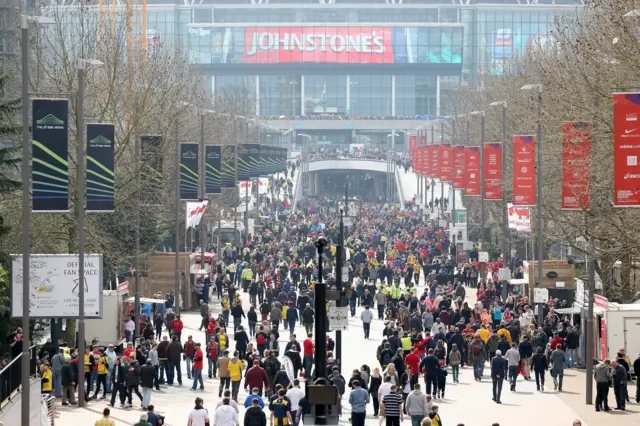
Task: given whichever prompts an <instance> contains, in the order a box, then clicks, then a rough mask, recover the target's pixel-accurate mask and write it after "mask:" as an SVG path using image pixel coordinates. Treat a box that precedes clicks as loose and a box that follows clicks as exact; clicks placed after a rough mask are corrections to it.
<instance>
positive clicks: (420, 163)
mask: <svg viewBox="0 0 640 426" xmlns="http://www.w3.org/2000/svg"><path fill="white" fill-rule="evenodd" d="M413 151H414V153H415V157H416V163H415V166H414V168H413V171H414V172H415V174H417V175H418V176H422V173H423V171H422V170H423V168H424V156H423V155H422V147H421V146H419V145H418V146H416V147H415V148H414V149H413Z"/></svg>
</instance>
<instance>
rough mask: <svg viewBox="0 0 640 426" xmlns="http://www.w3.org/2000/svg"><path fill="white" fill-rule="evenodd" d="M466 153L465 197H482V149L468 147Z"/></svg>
mask: <svg viewBox="0 0 640 426" xmlns="http://www.w3.org/2000/svg"><path fill="white" fill-rule="evenodd" d="M464 152H465V157H466V158H465V168H466V173H465V178H466V180H465V184H464V195H466V196H467V197H480V196H481V195H482V194H481V193H480V147H479V146H468V147H466V148H465V149H464Z"/></svg>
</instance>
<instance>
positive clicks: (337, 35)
mask: <svg viewBox="0 0 640 426" xmlns="http://www.w3.org/2000/svg"><path fill="white" fill-rule="evenodd" d="M242 56H243V58H242V59H243V63H245V64H271V63H287V62H315V63H356V64H363V63H369V64H383V63H388V64H390V63H393V62H394V55H393V43H392V29H391V27H386V28H382V27H373V28H370V27H366V28H365V27H262V28H247V29H246V30H245V48H244V53H243V55H242Z"/></svg>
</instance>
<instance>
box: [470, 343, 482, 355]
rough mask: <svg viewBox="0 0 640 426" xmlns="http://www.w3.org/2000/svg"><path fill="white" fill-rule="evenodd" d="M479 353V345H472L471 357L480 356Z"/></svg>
mask: <svg viewBox="0 0 640 426" xmlns="http://www.w3.org/2000/svg"><path fill="white" fill-rule="evenodd" d="M480 351H481V349H480V345H473V348H472V349H471V353H472V354H473V356H480Z"/></svg>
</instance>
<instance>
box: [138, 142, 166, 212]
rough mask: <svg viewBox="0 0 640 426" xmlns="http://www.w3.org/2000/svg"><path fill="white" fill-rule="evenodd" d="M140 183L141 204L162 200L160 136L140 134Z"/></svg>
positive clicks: (156, 202)
mask: <svg viewBox="0 0 640 426" xmlns="http://www.w3.org/2000/svg"><path fill="white" fill-rule="evenodd" d="M140 184H141V186H142V188H141V194H140V198H141V200H140V202H141V203H142V204H144V205H158V204H160V203H161V202H162V136H158V135H155V136H154V135H146V136H140Z"/></svg>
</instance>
